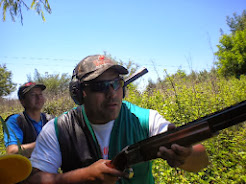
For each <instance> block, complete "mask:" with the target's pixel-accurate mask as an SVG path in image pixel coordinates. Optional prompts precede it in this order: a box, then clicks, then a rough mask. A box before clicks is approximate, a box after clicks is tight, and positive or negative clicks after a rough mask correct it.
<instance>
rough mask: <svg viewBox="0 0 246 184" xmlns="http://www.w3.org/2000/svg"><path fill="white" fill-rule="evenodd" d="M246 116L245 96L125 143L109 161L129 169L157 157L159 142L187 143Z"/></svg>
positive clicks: (160, 144)
mask: <svg viewBox="0 0 246 184" xmlns="http://www.w3.org/2000/svg"><path fill="white" fill-rule="evenodd" d="M245 120H246V100H245V101H242V102H240V103H237V104H235V105H232V106H230V107H228V108H225V109H222V110H220V111H217V112H215V113H212V114H209V115H207V116H204V117H202V118H199V119H197V120H194V121H192V122H189V123H187V124H185V125H183V126H180V127H177V128H176V129H174V130H171V131H168V132H164V133H160V134H158V135H156V136H152V137H150V138H147V139H144V140H142V141H140V142H137V143H135V144H132V145H129V146H126V147H125V148H124V149H123V150H122V151H121V152H120V153H118V154H117V155H116V156H115V157H114V158H113V159H112V161H111V164H112V166H113V167H115V168H116V169H118V170H121V171H125V170H128V169H129V168H130V167H131V166H132V165H134V164H137V163H140V162H145V161H148V160H152V159H155V158H157V152H158V150H159V147H160V146H165V147H167V148H170V147H171V145H172V144H174V143H175V144H178V145H181V146H190V145H193V144H196V143H198V142H201V141H204V140H206V139H209V138H211V137H213V136H215V135H218V132H219V131H220V130H223V129H225V128H228V127H230V126H233V125H236V124H238V123H241V122H243V121H245Z"/></svg>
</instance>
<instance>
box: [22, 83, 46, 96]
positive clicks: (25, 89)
mask: <svg viewBox="0 0 246 184" xmlns="http://www.w3.org/2000/svg"><path fill="white" fill-rule="evenodd" d="M33 88H40V89H41V90H42V91H43V90H45V88H46V86H45V85H44V84H36V83H35V82H27V83H25V84H23V85H22V86H20V87H19V90H18V97H19V99H20V100H21V99H23V98H24V96H25V94H26V93H27V92H29V91H30V90H31V89H33Z"/></svg>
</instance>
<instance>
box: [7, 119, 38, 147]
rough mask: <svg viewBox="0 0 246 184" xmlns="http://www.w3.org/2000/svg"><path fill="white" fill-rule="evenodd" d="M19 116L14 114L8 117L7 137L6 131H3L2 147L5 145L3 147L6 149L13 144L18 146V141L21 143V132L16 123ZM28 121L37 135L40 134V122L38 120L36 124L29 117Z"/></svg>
mask: <svg viewBox="0 0 246 184" xmlns="http://www.w3.org/2000/svg"><path fill="white" fill-rule="evenodd" d="M19 116H20V115H19V114H14V115H12V116H10V117H9V119H8V120H7V122H6V125H7V128H8V132H9V135H7V133H6V131H4V145H5V147H8V146H9V145H13V144H16V145H18V140H19V143H20V144H22V143H23V132H22V130H21V128H20V127H19V125H18V123H17V118H18V117H19ZM28 117H29V116H28ZM29 119H30V121H31V122H32V124H33V126H34V128H35V130H36V133H37V135H38V134H39V133H40V131H41V130H42V121H41V120H40V121H39V122H36V121H35V120H33V119H32V118H30V117H29Z"/></svg>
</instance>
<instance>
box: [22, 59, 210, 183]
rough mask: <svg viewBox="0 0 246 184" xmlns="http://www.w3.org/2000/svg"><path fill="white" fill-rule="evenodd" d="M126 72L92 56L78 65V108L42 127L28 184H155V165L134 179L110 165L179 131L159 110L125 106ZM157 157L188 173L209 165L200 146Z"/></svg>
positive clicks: (162, 151)
mask: <svg viewBox="0 0 246 184" xmlns="http://www.w3.org/2000/svg"><path fill="white" fill-rule="evenodd" d="M127 73H128V70H127V69H126V68H124V67H123V66H121V65H118V64H117V63H115V62H114V61H113V60H112V59H110V58H108V57H106V56H103V55H92V56H88V57H86V58H84V59H83V60H82V61H81V62H80V63H79V64H78V65H77V66H76V68H75V69H74V72H73V76H72V80H71V82H70V94H71V97H72V98H73V100H74V101H75V102H76V103H77V104H79V106H78V107H76V108H74V109H72V110H70V111H68V112H66V113H64V114H62V115H61V116H59V117H58V118H55V119H53V120H51V121H50V122H48V123H47V125H46V126H45V127H44V128H43V130H42V132H41V133H40V135H39V137H38V139H37V143H36V147H35V149H34V151H33V153H32V157H31V162H32V166H33V171H32V174H31V175H30V177H29V178H28V180H27V181H26V183H59V184H60V183H134V184H138V183H139V184H144V183H154V178H153V176H152V172H151V171H152V168H151V161H146V162H142V163H138V164H136V165H133V166H132V170H133V172H134V175H133V177H131V178H126V172H125V171H121V170H117V169H116V166H114V165H113V163H112V162H111V160H112V159H113V158H114V157H115V156H116V155H117V153H119V152H120V151H121V150H122V149H123V148H124V147H126V146H127V145H131V144H134V143H136V142H139V141H141V140H144V139H146V138H148V137H151V136H154V135H156V134H159V133H162V132H165V131H168V130H170V129H174V128H175V126H174V125H173V124H171V123H169V122H168V121H166V120H165V119H164V118H163V117H162V116H161V115H160V114H159V113H158V112H157V111H155V110H151V109H144V108H140V107H138V106H136V105H134V104H131V103H129V102H126V101H123V98H124V96H125V85H124V84H125V82H124V80H123V78H122V75H126V74H127ZM156 154H157V157H160V158H163V159H164V160H167V162H168V163H169V165H170V166H171V167H179V168H181V169H184V170H186V171H191V172H198V171H199V170H201V169H202V168H204V167H206V166H207V165H208V157H207V154H206V151H205V148H204V147H203V146H202V145H200V144H198V145H194V146H189V147H183V146H179V145H176V144H173V145H172V146H171V149H167V148H165V147H162V146H161V147H160V148H159V151H158V152H157V153H156ZM59 168H61V170H62V171H63V172H58V169H59Z"/></svg>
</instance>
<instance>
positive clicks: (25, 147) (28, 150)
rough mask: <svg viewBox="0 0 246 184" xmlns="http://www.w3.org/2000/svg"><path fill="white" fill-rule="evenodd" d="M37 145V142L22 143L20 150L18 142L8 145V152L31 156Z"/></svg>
mask: <svg viewBox="0 0 246 184" xmlns="http://www.w3.org/2000/svg"><path fill="white" fill-rule="evenodd" d="M35 145H36V143H35V142H32V143H28V144H21V145H20V147H21V150H20V148H19V146H18V145H16V144H15V145H10V146H8V147H7V149H6V152H7V153H8V154H19V153H20V154H22V155H23V156H25V157H27V158H30V157H31V154H32V151H33V149H34V147H35Z"/></svg>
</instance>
